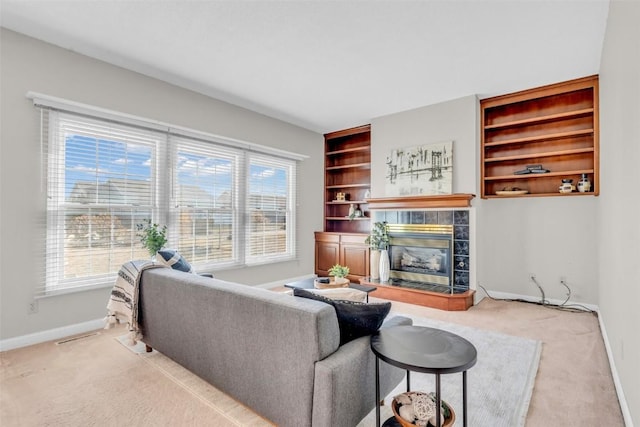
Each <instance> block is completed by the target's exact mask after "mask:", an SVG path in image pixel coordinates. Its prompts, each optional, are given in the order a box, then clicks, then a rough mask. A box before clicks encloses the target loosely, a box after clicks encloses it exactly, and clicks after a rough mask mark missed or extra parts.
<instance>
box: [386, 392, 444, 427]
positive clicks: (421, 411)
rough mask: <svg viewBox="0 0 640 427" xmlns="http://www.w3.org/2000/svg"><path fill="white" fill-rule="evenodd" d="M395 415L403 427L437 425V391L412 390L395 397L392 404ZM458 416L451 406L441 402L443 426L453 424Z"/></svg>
mask: <svg viewBox="0 0 640 427" xmlns="http://www.w3.org/2000/svg"><path fill="white" fill-rule="evenodd" d="M391 409H392V410H393V415H394V416H395V418H396V421H398V423H400V425H401V426H402V427H426V426H427V425H431V426H436V425H437V423H436V397H435V393H423V392H421V391H410V392H406V393H402V394H399V395H397V396H396V397H394V399H393V402H392V404H391ZM455 419H456V416H455V413H454V412H453V410H452V409H451V407H450V406H449V405H448V404H447V403H446V402H444V401H442V402H441V410H440V424H441V425H442V426H443V427H449V426H452V425H453V423H454V422H455Z"/></svg>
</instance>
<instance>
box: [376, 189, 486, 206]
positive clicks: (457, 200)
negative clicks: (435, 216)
mask: <svg viewBox="0 0 640 427" xmlns="http://www.w3.org/2000/svg"><path fill="white" fill-rule="evenodd" d="M474 197H475V194H467V193H457V194H442V195H434V196H405V197H384V198H375V199H367V202H368V203H369V209H417V208H468V207H470V206H471V199H473V198H474Z"/></svg>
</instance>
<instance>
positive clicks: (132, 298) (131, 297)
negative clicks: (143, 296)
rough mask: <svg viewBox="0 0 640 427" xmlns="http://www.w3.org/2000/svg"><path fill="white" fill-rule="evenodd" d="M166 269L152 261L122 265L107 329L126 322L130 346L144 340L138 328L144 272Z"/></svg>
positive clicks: (106, 320) (110, 307) (111, 303)
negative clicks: (149, 269) (139, 296)
mask: <svg viewBox="0 0 640 427" xmlns="http://www.w3.org/2000/svg"><path fill="white" fill-rule="evenodd" d="M158 267H164V268H166V266H165V265H163V264H160V263H157V262H155V261H150V260H135V261H129V262H126V263H124V264H122V267H120V271H118V277H117V278H116V283H115V284H114V285H113V289H112V290H111V296H110V297H109V302H108V303H107V317H105V323H106V325H105V329H110V328H112V327H114V326H115V325H116V324H118V323H120V322H122V321H126V322H127V324H128V328H129V344H130V345H136V343H137V342H138V340H140V339H142V333H141V332H140V328H139V326H138V284H139V283H140V277H141V275H142V272H143V271H144V270H146V269H148V268H158Z"/></svg>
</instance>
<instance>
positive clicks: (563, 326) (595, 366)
mask: <svg viewBox="0 0 640 427" xmlns="http://www.w3.org/2000/svg"><path fill="white" fill-rule="evenodd" d="M374 300H375V299H373V298H372V301H374ZM392 311H393V312H395V313H408V314H410V315H412V316H416V317H424V318H430V319H435V320H441V321H445V322H449V323H455V324H459V325H463V326H470V327H473V328H477V329H483V330H490V331H495V332H500V333H504V334H508V335H513V336H519V337H522V338H528V339H530V340H536V341H542V342H543V346H542V356H541V359H540V365H539V369H538V375H537V376H536V379H535V386H534V390H533V395H532V398H531V403H530V406H529V410H528V413H527V417H526V426H527V427H538V426H550V425H562V426H575V427H578V426H580V427H583V426H593V425H601V424H606V425H609V426H615V427H618V426H623V425H624V424H623V420H622V415H621V412H620V408H619V405H618V402H617V398H616V395H615V389H614V386H613V380H612V378H611V373H610V368H609V365H608V362H607V358H606V352H605V350H604V343H603V341H602V336H601V335H600V332H599V328H598V320H597V318H596V317H595V316H593V315H591V314H586V313H564V312H558V311H556V310H550V309H548V308H542V307H539V306H535V305H531V304H523V303H516V302H501V301H491V300H487V299H485V300H483V301H482V302H481V303H480V304H479V305H477V306H474V307H472V308H471V309H470V310H468V311H466V312H445V311H441V310H435V309H429V308H425V307H419V306H414V305H410V304H403V303H397V302H393V307H392ZM122 334H124V329H123V328H122V327H120V328H115V329H112V330H108V331H97V333H96V334H94V335H90V336H87V337H84V338H81V339H77V340H74V341H69V342H68V343H66V344H60V345H58V344H56V343H54V342H50V343H43V344H38V345H35V346H31V347H26V348H22V349H16V350H11V351H7V352H2V353H0V425H2V426H29V427H30V426H111V425H138V426H146V425H154V426H177V425H180V426H181V425H189V426H220V427H226V426H248V425H251V426H254V425H257V426H268V425H270V424H269V423H268V422H267V421H265V420H264V419H262V418H260V417H259V416H258V415H256V414H255V413H253V412H252V411H250V410H249V409H247V408H245V407H244V406H242V405H240V404H239V403H238V402H236V401H234V400H233V399H231V398H229V397H228V396H226V395H224V394H223V393H221V392H220V391H219V390H217V389H215V388H214V387H212V386H211V385H209V384H207V383H206V382H204V381H202V380H200V379H199V378H198V377H195V376H194V375H192V374H191V373H189V372H188V371H186V370H184V369H183V368H182V367H180V366H178V365H176V364H175V363H173V362H172V361H171V360H169V359H167V358H166V357H164V356H163V355H161V354H159V353H157V352H154V353H151V354H150V355H141V356H140V355H137V354H135V353H133V352H132V351H130V350H128V349H126V348H124V346H122V345H120V344H119V343H117V342H116V340H115V338H116V337H118V336H119V335H122ZM477 367H478V365H476V366H474V367H473V368H471V370H470V371H469V374H471V372H472V371H473V370H474V369H477ZM159 373H160V374H159ZM451 376H452V377H454V378H455V377H456V374H452V375H451ZM469 378H470V379H471V377H469ZM443 392H444V390H443ZM603 420H606V422H603ZM456 424H457V425H458V426H459V425H462V423H461V422H460V423H456ZM470 425H471V427H485V426H484V425H482V424H478V425H474V424H470ZM487 427H488V426H487Z"/></svg>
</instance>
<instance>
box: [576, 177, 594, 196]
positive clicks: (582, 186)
mask: <svg viewBox="0 0 640 427" xmlns="http://www.w3.org/2000/svg"><path fill="white" fill-rule="evenodd" d="M578 191H579V192H581V193H587V192H589V191H591V181H589V177H588V176H587V174H586V173H583V174H582V177H581V178H580V181H578Z"/></svg>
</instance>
